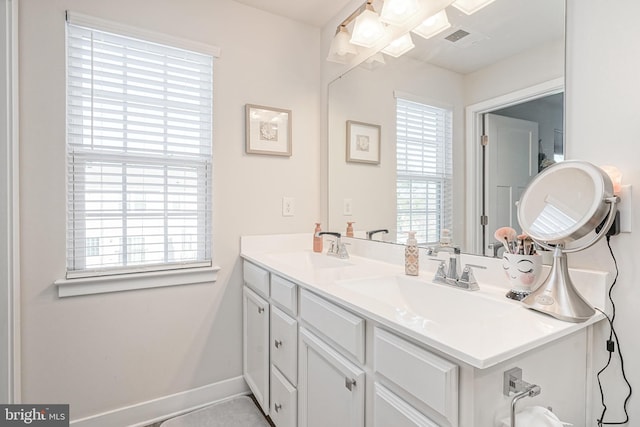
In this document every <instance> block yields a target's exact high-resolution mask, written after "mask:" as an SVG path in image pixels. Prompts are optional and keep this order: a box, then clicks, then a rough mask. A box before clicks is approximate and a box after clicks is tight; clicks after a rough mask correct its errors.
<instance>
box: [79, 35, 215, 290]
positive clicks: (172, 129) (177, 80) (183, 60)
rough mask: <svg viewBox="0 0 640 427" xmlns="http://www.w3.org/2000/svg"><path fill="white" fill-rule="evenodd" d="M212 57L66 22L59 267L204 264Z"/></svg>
mask: <svg viewBox="0 0 640 427" xmlns="http://www.w3.org/2000/svg"><path fill="white" fill-rule="evenodd" d="M212 70H213V57H212V56H211V55H206V54H201V53H197V52H192V51H188V50H184V49H181V48H174V47H170V46H166V45H162V44H157V43H152V42H146V41H144V40H140V39H135V38H130V37H125V36H121V35H117V34H113V33H109V32H104V31H98V30H95V29H91V28H87V27H85V26H79V25H74V24H72V23H69V22H68V23H67V193H68V197H67V276H68V277H76V276H87V275H99V274H108V273H113V272H114V271H115V272H122V271H125V272H131V271H145V270H159V269H167V268H180V267H185V266H194V265H198V266H200V265H210V264H211V209H212V201H211V162H212V157H211V156H212V153H211V146H212V94H213V89H212V85H213V76H212Z"/></svg>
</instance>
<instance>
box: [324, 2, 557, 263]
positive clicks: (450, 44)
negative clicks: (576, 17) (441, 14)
mask: <svg viewBox="0 0 640 427" xmlns="http://www.w3.org/2000/svg"><path fill="white" fill-rule="evenodd" d="M446 12H447V14H448V16H449V21H450V22H451V24H452V26H451V27H450V28H449V29H448V30H446V31H443V32H442V33H440V34H438V35H436V36H434V37H432V38H430V39H428V40H425V39H422V38H421V37H419V36H415V35H413V39H414V43H415V45H416V47H415V48H414V49H413V50H412V51H410V52H409V53H406V54H405V55H403V56H401V57H399V58H392V57H389V56H385V57H384V59H385V64H384V65H379V66H375V67H374V66H373V65H372V64H380V63H379V62H374V63H372V64H362V65H361V66H360V67H356V68H354V69H352V70H351V71H349V72H348V73H346V74H345V75H343V76H341V77H340V78H338V79H337V80H335V81H334V82H332V83H331V84H330V85H329V97H328V99H329V105H328V126H329V127H328V141H329V144H328V228H327V229H330V230H332V231H339V232H344V231H345V228H346V223H347V221H353V222H354V228H355V236H356V237H362V238H366V234H365V233H366V232H367V231H371V230H375V229H387V230H388V231H389V232H388V233H385V234H383V233H381V234H376V235H375V236H374V238H375V239H380V240H385V241H390V242H401V243H404V242H405V241H406V238H407V233H408V231H409V230H413V231H417V237H418V240H419V242H420V244H421V245H422V246H425V245H434V244H437V243H438V241H439V239H440V235H441V233H442V230H444V229H449V230H451V235H452V241H453V244H454V245H456V246H460V247H461V248H462V250H463V251H465V252H472V253H484V252H485V251H486V250H487V245H488V244H489V243H490V242H489V241H483V239H482V233H483V231H484V230H483V229H482V227H481V226H480V225H479V224H473V223H471V222H472V220H471V219H470V217H471V216H472V213H473V216H474V217H475V218H476V220H477V221H478V222H479V221H480V215H479V213H480V212H482V204H483V201H484V203H485V204H486V205H487V206H494V205H496V203H498V201H497V199H496V198H490V197H482V194H483V192H484V193H489V191H487V189H486V188H485V189H484V190H483V188H482V186H483V183H484V185H489V184H491V183H493V184H491V185H495V186H497V185H496V182H495V180H494V181H491V179H488V180H484V179H483V175H482V173H480V172H478V171H480V170H481V169H482V167H481V165H482V156H481V153H480V150H477V149H474V150H470V149H469V148H468V145H469V143H468V142H467V139H477V144H478V145H480V134H479V133H478V135H475V133H476V132H475V130H476V128H478V129H480V130H481V128H482V127H483V123H482V119H483V118H484V120H488V116H489V114H484V113H488V112H492V116H496V117H498V116H500V117H504V116H509V117H511V118H513V119H514V120H515V119H518V120H524V121H528V122H534V123H538V128H537V131H536V132H537V134H538V135H537V136H535V135H534V134H533V133H531V136H530V138H531V151H530V152H528V153H527V156H529V157H527V159H526V160H524V161H522V160H521V159H517V160H507V159H506V158H504V159H503V158H502V157H501V156H502V151H504V150H498V149H495V151H492V147H491V144H489V146H488V148H487V152H486V153H485V154H486V157H485V162H486V165H487V168H485V169H489V168H493V170H495V171H498V170H501V171H509V170H510V169H514V168H520V167H521V166H522V165H523V164H527V165H531V166H527V171H528V170H529V169H531V172H532V173H533V174H534V172H535V173H537V171H538V170H539V167H540V165H542V164H543V163H545V162H543V161H542V160H546V161H547V163H548V162H551V161H553V160H557V158H556V157H555V156H556V155H562V151H563V150H562V149H561V148H560V147H561V146H562V139H563V138H562V129H563V126H562V122H563V119H562V105H563V102H562V95H561V94H560V95H558V96H556V97H555V98H549V99H548V100H547V101H546V104H542V101H539V102H538V104H537V105H529V106H528V107H524V106H522V107H517V106H515V104H517V103H519V101H521V100H523V99H525V98H523V97H522V96H519V95H518V94H519V93H520V92H521V91H523V90H526V89H527V88H531V87H535V86H536V85H539V84H541V83H544V82H548V81H552V80H554V79H555V80H558V79H562V78H563V75H564V4H563V3H562V2H559V1H557V0H539V1H535V2H531V1H530V0H496V1H494V2H493V3H492V4H491V5H489V6H487V7H485V8H484V9H482V10H481V11H479V12H477V13H475V14H473V15H466V14H464V13H462V12H460V11H459V10H457V9H455V8H452V7H449V8H447V9H446ZM542 29H544V30H543V31H542ZM465 33H468V34H467V35H466V36H465ZM530 92H531V91H530ZM558 92H562V87H560V88H559V89H558V88H555V89H554V90H553V93H558ZM509 94H513V96H508V95H509ZM544 94H545V95H547V94H549V91H548V90H547V91H546V92H545V93H544ZM539 96H540V94H538V95H535V94H531V93H528V95H527V97H526V100H527V101H529V100H531V99H533V98H535V97H539ZM499 99H504V100H503V102H502V103H499V102H497V101H495V102H488V103H487V106H490V108H489V107H486V108H485V106H484V105H483V103H485V102H487V100H499ZM551 105H553V108H552V107H549V106H551ZM469 106H476V107H478V106H480V107H478V108H476V112H478V114H477V115H478V117H480V119H479V124H478V125H477V126H475V125H474V126H469V123H465V114H467V120H469V115H468V107H469ZM506 107H509V108H508V109H507V108H506ZM496 110H500V111H496ZM525 110H527V111H528V112H529V113H531V111H534V112H535V114H534V115H532V116H531V115H528V114H529V113H527V114H526V117H525V116H524V115H525V113H524V112H523V111H525ZM551 110H554V112H559V116H554V118H553V119H550V118H548V117H546V116H549V115H550V114H548V113H550V111H551ZM465 111H467V113H466V112H465ZM542 116H545V118H544V119H543V118H542ZM349 120H350V121H357V122H360V123H365V124H370V125H375V126H380V127H381V132H380V149H379V153H378V155H379V159H380V161H379V163H375V164H365V163H355V162H348V161H347V160H346V147H347V143H348V141H346V134H347V133H346V126H347V125H346V123H347V121H349ZM469 129H471V131H469ZM465 133H466V134H467V135H465ZM372 142H373V141H372ZM360 146H361V147H367V146H371V144H369V145H367V144H360ZM505 147H506V145H505ZM532 156H533V157H532ZM543 157H544V159H543ZM530 159H531V160H532V161H531V162H530V161H529V160H530ZM469 164H472V165H473V167H469ZM545 164H546V163H545ZM534 169H535V170H534ZM485 172H486V171H485ZM525 185H526V184H525ZM511 187H513V188H516V189H517V188H520V187H521V184H518V185H512V186H511ZM522 188H524V186H522ZM510 191H511V190H510ZM514 191H515V190H513V191H512V193H511V199H509V202H508V203H509V204H510V205H512V204H513V202H515V201H516V200H517V197H518V194H517V192H514ZM504 193H505V191H503V192H502V193H501V194H503V195H504ZM494 197H495V196H494ZM499 212H501V215H502V212H503V210H500V211H499ZM486 215H490V214H489V213H487V214H486ZM494 217H495V218H494V224H496V226H502V225H511V226H514V225H516V224H517V222H513V221H512V219H508V221H507V219H502V218H498V213H496V214H495V215H494ZM503 221H504V222H505V223H501V222H503ZM498 224H499V225H498ZM494 228H495V227H494ZM485 229H486V227H485ZM488 231H490V233H489V234H490V235H492V234H493V231H494V230H488V229H487V232H488Z"/></svg>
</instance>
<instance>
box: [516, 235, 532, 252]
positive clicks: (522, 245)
mask: <svg viewBox="0 0 640 427" xmlns="http://www.w3.org/2000/svg"><path fill="white" fill-rule="evenodd" d="M527 237H529V236H527V235H526V234H524V233H523V234H519V235H518V251H517V253H518V254H520V255H529V248H528V247H527Z"/></svg>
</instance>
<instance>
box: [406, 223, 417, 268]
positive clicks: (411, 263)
mask: <svg viewBox="0 0 640 427" xmlns="http://www.w3.org/2000/svg"><path fill="white" fill-rule="evenodd" d="M418 254H419V253H418V241H417V240H416V232H415V231H410V232H409V238H408V239H407V245H406V246H405V248H404V272H405V273H406V274H407V275H408V276H417V275H418V268H419V263H418Z"/></svg>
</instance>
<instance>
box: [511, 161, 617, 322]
mask: <svg viewBox="0 0 640 427" xmlns="http://www.w3.org/2000/svg"><path fill="white" fill-rule="evenodd" d="M617 203H618V198H617V197H616V196H614V194H613V183H612V182H611V179H610V178H609V176H608V175H607V174H606V173H605V172H604V171H603V170H602V169H600V168H599V167H597V166H595V165H593V164H591V163H588V162H584V161H576V160H573V161H565V162H561V163H557V164H555V165H553V166H550V167H548V168H547V169H545V170H544V171H542V172H541V173H540V174H538V175H537V176H536V177H535V178H534V179H533V180H532V181H531V182H530V183H529V185H528V186H527V188H526V189H525V190H524V192H523V193H522V197H521V198H520V202H518V222H519V223H520V226H521V227H522V231H523V232H524V233H526V234H528V235H529V236H530V237H531V238H532V239H533V240H534V241H535V242H536V243H537V244H538V245H540V246H542V247H543V248H545V249H548V250H551V251H553V264H552V266H551V271H550V273H549V276H548V277H547V279H546V280H545V281H544V282H543V283H542V284H541V285H540V286H539V287H538V288H537V289H536V290H535V291H533V292H532V293H531V294H529V295H528V296H527V297H526V298H524V299H523V300H522V303H523V304H524V305H525V306H527V307H529V308H531V309H534V310H537V311H540V312H543V313H546V314H549V315H551V316H553V317H556V318H558V319H561V320H565V321H568V322H583V321H585V320H587V319H589V318H590V317H591V316H593V315H594V314H595V310H594V309H593V307H592V306H591V305H590V304H589V303H588V302H587V301H586V300H585V299H584V297H583V296H582V295H580V293H579V292H578V291H577V290H576V288H575V286H574V285H573V283H572V281H571V278H570V277H569V269H568V265H567V253H571V252H577V251H580V250H583V249H586V248H588V247H590V246H592V245H593V244H595V243H596V242H597V241H598V240H600V238H601V237H602V236H604V235H605V234H606V233H607V231H608V230H609V229H610V228H611V225H612V224H613V221H614V220H615V217H616V209H617ZM599 226H602V227H599ZM596 229H599V231H597V232H595V233H594V231H595V230H596ZM572 242H574V243H575V244H573V245H572V247H571V248H567V247H566V245H567V244H569V243H572Z"/></svg>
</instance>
